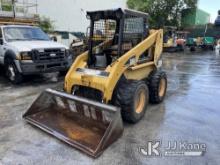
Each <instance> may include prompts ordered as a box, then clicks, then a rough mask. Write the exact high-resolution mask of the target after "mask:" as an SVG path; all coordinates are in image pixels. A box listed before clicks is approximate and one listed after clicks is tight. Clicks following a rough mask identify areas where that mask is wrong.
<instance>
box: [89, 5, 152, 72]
mask: <svg viewBox="0 0 220 165" xmlns="http://www.w3.org/2000/svg"><path fill="white" fill-rule="evenodd" d="M87 18H89V19H90V21H91V23H90V34H89V58H88V65H89V66H88V67H89V68H99V69H100V68H103V69H104V68H106V67H107V66H108V65H110V64H111V63H112V62H114V61H115V60H116V59H118V58H119V57H120V56H122V55H123V54H125V53H126V52H128V51H129V50H131V49H132V48H134V47H135V46H136V45H137V44H138V43H140V42H141V41H143V40H144V39H145V38H146V37H147V36H148V23H147V21H148V14H145V13H142V12H134V11H132V10H127V9H125V10H122V9H121V8H119V9H116V10H105V11H95V12H87ZM147 54H148V53H146V55H143V57H144V56H147Z"/></svg>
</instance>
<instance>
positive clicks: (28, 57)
mask: <svg viewBox="0 0 220 165" xmlns="http://www.w3.org/2000/svg"><path fill="white" fill-rule="evenodd" d="M20 56H21V60H32V57H31V56H32V55H31V52H21V53H20Z"/></svg>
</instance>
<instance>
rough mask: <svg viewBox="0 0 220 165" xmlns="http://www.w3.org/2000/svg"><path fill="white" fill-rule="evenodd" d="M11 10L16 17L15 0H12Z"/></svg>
mask: <svg viewBox="0 0 220 165" xmlns="http://www.w3.org/2000/svg"><path fill="white" fill-rule="evenodd" d="M12 10H13V15H14V18H15V17H16V15H15V0H12Z"/></svg>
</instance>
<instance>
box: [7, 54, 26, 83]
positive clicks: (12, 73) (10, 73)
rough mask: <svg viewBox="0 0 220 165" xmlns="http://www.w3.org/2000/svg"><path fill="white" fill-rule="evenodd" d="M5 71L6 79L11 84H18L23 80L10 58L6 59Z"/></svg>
mask: <svg viewBox="0 0 220 165" xmlns="http://www.w3.org/2000/svg"><path fill="white" fill-rule="evenodd" d="M5 71H6V76H7V78H8V79H9V80H10V81H11V82H12V83H13V84H19V83H21V82H22V80H23V76H22V74H21V73H19V71H18V69H17V67H16V65H15V63H14V61H13V60H12V59H10V58H7V59H6V60H5Z"/></svg>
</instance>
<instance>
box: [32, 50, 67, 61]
mask: <svg viewBox="0 0 220 165" xmlns="http://www.w3.org/2000/svg"><path fill="white" fill-rule="evenodd" d="M32 52H33V59H34V60H35V61H51V60H53V61H60V60H64V58H65V51H62V50H61V49H44V51H42V52H41V51H39V50H33V51H32Z"/></svg>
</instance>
